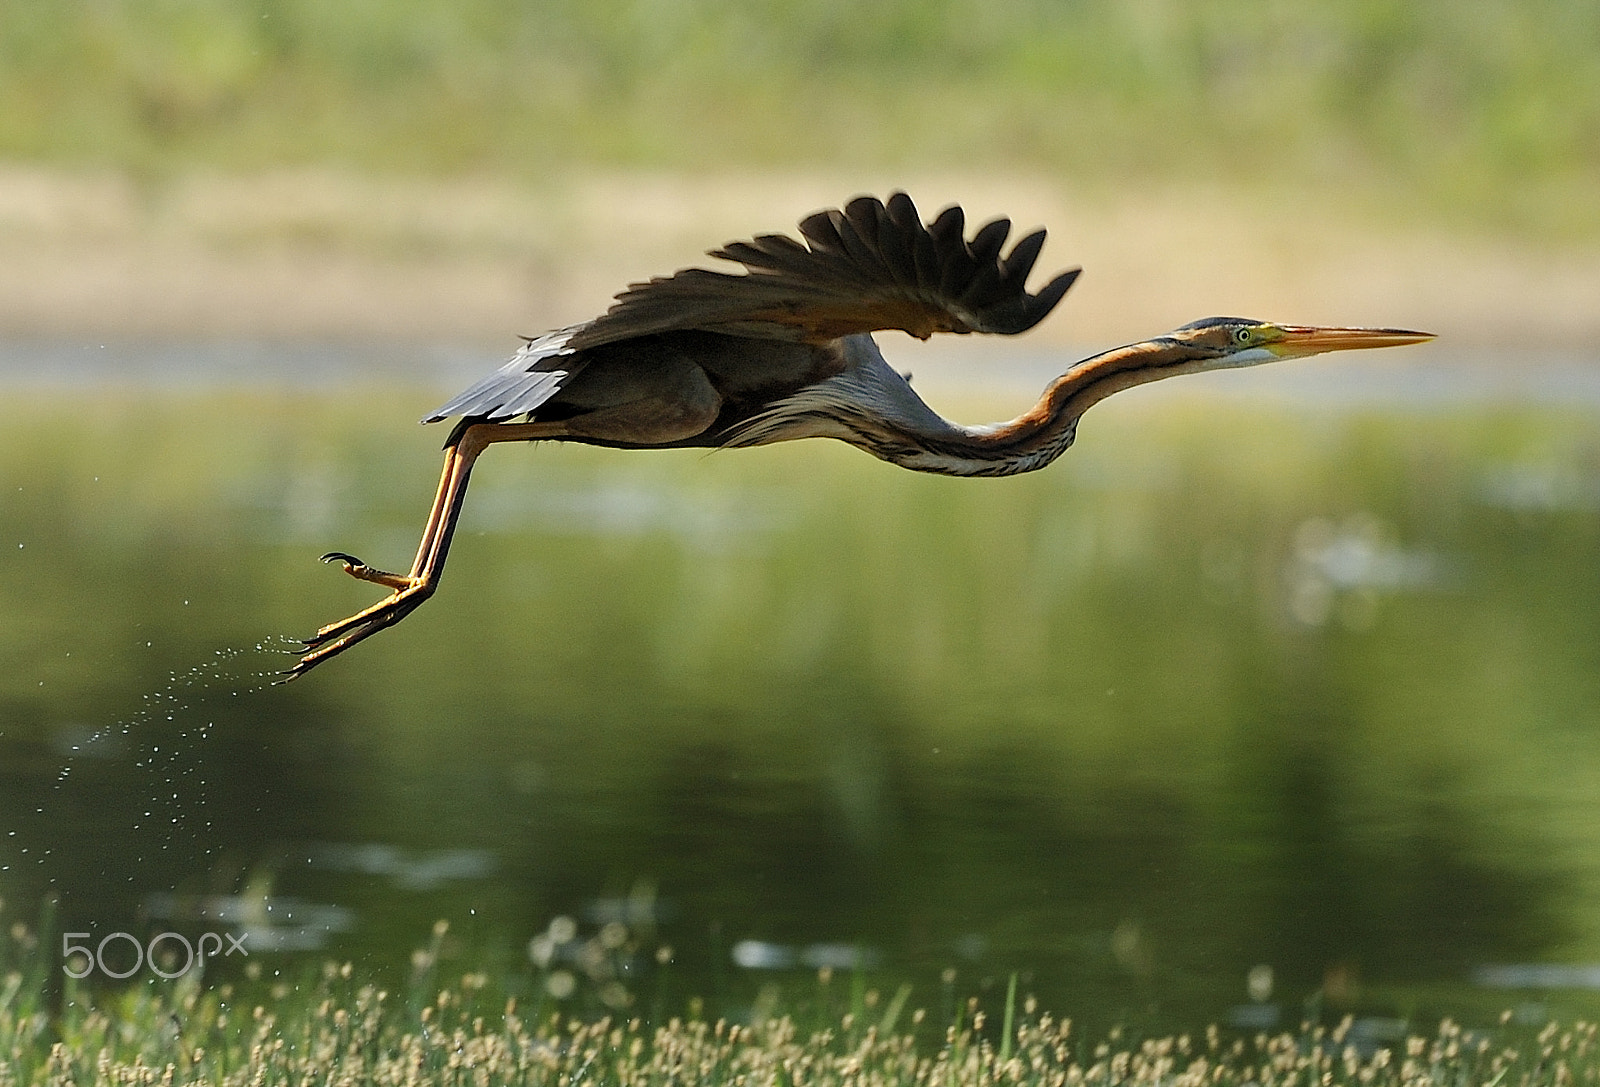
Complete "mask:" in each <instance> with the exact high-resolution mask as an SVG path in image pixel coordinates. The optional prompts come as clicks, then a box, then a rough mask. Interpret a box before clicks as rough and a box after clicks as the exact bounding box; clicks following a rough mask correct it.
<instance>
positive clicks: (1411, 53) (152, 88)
mask: <svg viewBox="0 0 1600 1087" xmlns="http://www.w3.org/2000/svg"><path fill="white" fill-rule="evenodd" d="M0 155H11V156H21V157H28V158H40V159H47V160H51V161H65V162H74V163H89V164H95V165H111V166H119V167H121V166H132V167H134V168H137V169H144V170H152V171H159V170H163V169H170V168H173V167H175V166H182V165H186V164H187V165H192V164H196V163H201V164H210V165H222V166H227V167H236V168H237V167H243V168H250V167H259V166H262V165H264V164H279V163H282V162H285V161H334V162H339V163H346V164H351V165H356V166H360V167H364V168H374V169H404V170H408V171H423V172H432V171H462V170H474V171H482V170H505V171H510V172H512V173H516V174H520V175H523V176H531V177H542V176H546V175H548V174H550V173H551V172H553V171H561V170H566V169H571V168H573V167H575V166H577V167H582V166H586V165H594V164H602V165H631V166H640V165H642V166H667V167H690V168H703V167H706V166H723V167H725V166H728V165H730V164H731V165H745V166H749V165H777V166H788V165H796V164H805V165H814V164H818V163H831V164H840V163H873V164H888V165H908V166H919V167H933V168H938V167H968V166H970V165H971V164H972V163H974V162H983V163H986V164H988V165H990V166H994V167H1001V168H1005V167H1016V166H1028V167H1034V168H1040V169H1044V170H1047V171H1051V172H1055V173H1057V174H1058V175H1059V176H1062V177H1063V178H1066V179H1070V180H1073V181H1074V182H1075V183H1080V184H1081V183H1084V182H1088V181H1093V180H1099V181H1101V182H1110V183H1113V184H1120V183H1122V182H1123V181H1124V180H1126V179H1127V178H1129V177H1144V178H1148V177H1154V178H1156V179H1163V178H1165V179H1178V180H1184V181H1188V180H1191V179H1192V178H1193V177H1194V176H1195V175H1196V174H1200V175H1206V176H1214V177H1220V178H1223V179H1228V180H1240V179H1258V178H1262V177H1272V178H1287V179H1289V180H1291V181H1298V182H1307V181H1310V182H1317V183H1328V182H1332V183H1334V184H1337V185H1343V184H1346V183H1348V182H1350V181H1367V180H1372V179H1374V178H1378V179H1386V180H1387V181H1388V182H1389V183H1391V184H1394V183H1397V184H1399V185H1400V186H1402V187H1403V188H1404V189H1405V191H1406V192H1407V194H1408V198H1409V197H1413V196H1419V195H1420V196H1421V197H1422V198H1423V200H1424V202H1431V203H1432V204H1433V205H1435V206H1436V207H1437V208H1441V209H1454V210H1455V211H1457V212H1466V213H1469V214H1470V215H1472V216H1473V217H1475V218H1477V219H1483V218H1489V219H1492V220H1494V221H1498V222H1502V223H1513V224H1518V225H1524V226H1527V225H1539V226H1543V227H1545V228H1549V229H1560V228H1565V229H1569V230H1570V229H1576V228H1584V229H1588V230H1593V229H1596V227H1597V225H1600V213H1595V212H1594V211H1593V209H1592V205H1593V204H1595V203H1597V202H1596V201H1594V199H1593V196H1594V193H1595V190H1596V181H1595V178H1596V176H1597V172H1600V16H1597V15H1596V9H1595V7H1594V5H1593V4H1591V3H1588V2H1587V0H1484V2H1482V3H1476V4H1472V5H1470V6H1466V7H1463V6H1462V5H1459V4H1456V3H1452V2H1451V0H1416V2H1414V3H1409V4H1399V3H1334V2H1328V0H1276V2H1266V0H1222V2H1218V3H1211V4H1204V5H1188V4H1178V3H1170V2H1159V0H1148V2H1145V3H1139V4H1129V3H1122V2H1119V0H1074V2H1071V3H1063V2H1059V0H1007V2H1005V3H1000V4H994V3H984V2H982V0H884V2H882V3H877V4H872V5H867V6H862V5H859V4H853V3H848V2H846V0H757V2H755V3H737V2H734V0H675V2H666V3H638V2H632V0H544V2H541V3H537V4H505V3H500V2H497V0H463V2H459V3H450V2H447V0H396V2H393V3H383V4H378V3H349V4H320V3H315V2H312V0H183V2H178V0H160V2H155V3H149V2H139V0H105V2H103V3H97V4H93V5H78V4H17V5H11V6H10V7H9V8H8V9H7V12H6V17H5V18H4V19H3V20H0Z"/></svg>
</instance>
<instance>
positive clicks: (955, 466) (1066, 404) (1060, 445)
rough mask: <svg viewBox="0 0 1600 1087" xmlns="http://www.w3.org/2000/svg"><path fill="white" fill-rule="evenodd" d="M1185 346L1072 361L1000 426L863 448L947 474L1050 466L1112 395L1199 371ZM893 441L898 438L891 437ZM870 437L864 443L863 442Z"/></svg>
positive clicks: (1140, 348)
mask: <svg viewBox="0 0 1600 1087" xmlns="http://www.w3.org/2000/svg"><path fill="white" fill-rule="evenodd" d="M1202 363H1203V359H1202V358H1197V357H1195V356H1194V353H1193V352H1192V351H1190V350H1188V349H1187V348H1186V345H1184V344H1181V343H1179V342H1178V341H1176V340H1171V339H1166V338H1162V339H1157V340H1147V341H1144V342H1142V343H1136V344H1129V345H1127V346H1126V347H1118V348H1115V349H1113V350H1111V351H1107V352H1105V353H1103V354H1099V355H1095V356H1093V357H1092V358H1088V359H1085V360H1083V361H1082V362H1080V363H1078V364H1077V365H1076V366H1074V367H1073V368H1072V369H1070V370H1068V371H1067V372H1066V373H1065V374H1062V375H1061V376H1060V377H1058V378H1056V379H1055V380H1054V381H1052V382H1051V383H1050V384H1049V386H1048V387H1046V389H1045V391H1044V395H1042V396H1041V397H1040V398H1039V401H1038V403H1036V404H1034V406H1033V407H1031V408H1029V409H1028V410H1027V411H1026V412H1024V413H1022V414H1021V415H1019V416H1017V417H1016V418H1015V419H1012V420H1011V421H1010V422H1006V423H991V424H988V425H987V426H955V425H950V426H949V429H948V430H946V431H943V432H938V433H927V434H919V435H917V436H916V439H917V440H916V445H915V446H914V447H913V446H910V445H909V443H907V442H906V441H905V440H904V438H903V437H901V438H900V440H895V441H892V442H890V443H887V444H888V445H889V448H873V447H872V446H871V445H869V444H867V443H866V442H858V443H856V444H860V445H861V446H862V448H864V449H866V450H867V451H868V452H870V453H873V454H874V455H875V456H879V457H882V458H883V459H884V460H888V461H892V462H893V463H895V464H898V465H900V466H901V467H904V468H910V469H912V470H913V471H918V472H935V473H938V474H941V475H952V476H1012V475H1020V474H1021V473H1023V472H1032V471H1035V470H1037V469H1039V468H1043V467H1044V466H1045V465H1047V464H1049V463H1050V462H1052V461H1054V460H1055V459H1056V458H1057V457H1059V456H1060V455H1061V454H1062V453H1065V452H1066V451H1067V449H1068V448H1069V447H1070V446H1071V445H1072V441H1073V439H1074V438H1075V437H1076V436H1077V431H1078V420H1079V419H1081V418H1082V417H1083V413H1084V412H1086V411H1088V410H1089V409H1090V408H1091V407H1093V406H1094V405H1095V404H1098V403H1099V402H1100V401H1102V400H1104V399H1105V398H1106V397H1108V396H1110V395H1112V394H1113V393H1117V392H1121V391H1122V390H1123V389H1129V388H1132V387H1133V386H1135V385H1143V384H1145V383H1147V382H1151V381H1157V380H1160V379H1161V378H1164V377H1171V376H1174V375H1176V374H1182V373H1189V372H1191V371H1193V370H1198V369H1200V368H1201V365H1202ZM897 437H899V436H897ZM869 440H870V439H869Z"/></svg>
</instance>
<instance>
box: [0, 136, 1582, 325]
mask: <svg viewBox="0 0 1600 1087" xmlns="http://www.w3.org/2000/svg"><path fill="white" fill-rule="evenodd" d="M895 188H904V189H906V190H907V191H909V192H910V193H911V194H912V195H913V196H914V197H915V198H916V199H917V200H918V202H919V205H920V207H921V209H922V211H923V212H924V214H925V215H929V216H931V215H932V214H933V213H934V212H936V211H937V210H938V209H939V208H941V207H942V206H944V205H946V204H948V203H961V204H962V205H963V206H965V207H966V208H967V209H968V212H969V220H970V221H973V222H976V221H979V220H982V219H986V218H989V217H992V216H996V215H1008V216H1010V217H1011V218H1012V219H1013V220H1014V221H1015V223H1016V226H1017V229H1018V230H1019V231H1020V230H1024V229H1029V228H1032V227H1034V226H1037V225H1044V226H1047V227H1048V228H1049V229H1050V231H1051V238H1050V241H1049V243H1048V245H1047V247H1046V249H1045V252H1044V255H1043V257H1042V260H1041V268H1046V269H1055V268H1058V267H1070V266H1075V265H1082V266H1083V267H1084V268H1085V274H1084V277H1083V279H1082V280H1081V282H1080V283H1079V284H1078V285H1077V286H1076V287H1075V288H1074V290H1073V292H1072V294H1071V295H1070V296H1069V297H1068V299H1067V300H1066V303H1065V305H1063V307H1062V308H1061V309H1060V310H1059V311H1058V312H1057V313H1056V314H1054V315H1052V317H1051V319H1050V320H1048V321H1047V322H1045V324H1044V325H1043V326H1041V327H1040V328H1039V329H1037V330H1036V331H1035V332H1034V333H1032V334H1031V336H1030V339H1031V340H1032V341H1033V342H1034V343H1035V344H1036V345H1037V346H1052V347H1059V346H1065V345H1074V346H1076V345H1084V344H1094V343H1111V342H1124V341H1127V340H1131V339H1136V338H1139V337H1142V336H1145V335H1150V334H1153V333H1155V332H1157V331H1162V330H1165V329H1168V328H1171V327H1174V326H1176V325H1178V324H1181V323H1183V322H1185V321H1188V320H1192V319H1194V318H1197V317H1200V316H1205V315H1210V314H1241V315H1245V316H1252V317H1260V318H1262V319H1266V320H1281V321H1305V322H1316V323H1347V324H1372V325H1401V326H1405V327H1421V328H1427V329H1429V330H1431V331H1435V332H1438V333H1439V334H1440V335H1441V337H1443V338H1445V339H1447V340H1448V341H1449V342H1451V343H1453V344H1456V345H1458V346H1462V345H1471V346H1497V347H1498V346H1504V347H1513V346H1541V347H1564V348H1572V347H1581V346H1583V345H1587V344H1590V343H1593V342H1595V340H1596V339H1597V338H1600V307H1596V306H1595V305H1594V304H1593V301H1594V299H1595V298H1600V249H1596V248H1595V247H1585V246H1582V245H1578V244H1571V245H1561V244H1557V243H1552V242H1549V241H1535V240H1528V239H1519V238H1517V237H1513V236H1509V235H1505V234H1498V235H1496V234H1493V233H1492V232H1486V233H1483V234H1480V235H1476V236H1469V235H1467V234H1464V233H1462V232H1460V231H1457V230H1453V229H1449V228H1446V227H1443V226H1440V225H1439V224H1437V223H1429V222H1426V221H1422V222H1414V223H1409V224H1408V223H1402V222H1395V221H1388V220H1385V219H1384V218H1383V217H1381V216H1380V217H1374V216H1373V215H1372V214H1370V209H1364V208H1363V207H1362V206H1361V203H1360V201H1359V200H1358V199H1346V198H1342V197H1340V196H1337V195H1334V194H1331V193H1323V194H1322V196H1321V197H1319V198H1317V199H1309V198H1307V197H1305V196H1303V195H1302V196H1300V197H1296V196H1295V195H1294V194H1293V193H1291V192H1290V191H1288V190H1282V189H1280V190H1270V191H1268V190H1246V189H1241V188H1239V187H1231V186H1227V185H1215V184H1211V185H1208V184H1198V183H1197V184H1176V183H1173V184H1155V183H1151V184H1148V185H1143V186H1135V187H1131V188H1128V189H1127V190H1125V191H1121V192H1118V193H1107V192H1104V191H1100V192H1087V191H1082V190H1077V189H1075V188H1074V187H1073V186H1072V185H1070V184H1068V183H1066V182H1064V181H1060V180H1057V179H1052V178H1050V177H1049V176H1047V175H1045V174H1043V173H1038V172H1034V173H1028V172H1022V173H1008V174H1004V175H988V174H984V173H981V172H968V173H961V172H949V171H946V172H907V171H899V170H893V169H879V168H872V169H846V168H838V169H815V170H793V171H753V170H741V171H736V170H728V171H723V172H714V173H678V172H664V171H610V172H578V173H572V174H569V175H564V176H562V177H560V178H555V179H550V180H546V181H541V182H531V181H527V180H517V179H512V178H507V177H504V176H492V175H474V176H468V177H457V178H438V177H435V178H424V177H417V176H402V175H378V174H370V173H363V172H359V171H355V170H350V169H344V168H335V167H306V168H296V169H275V170H265V171H260V172H254V173H226V172H217V171H211V170H201V171H193V172H185V173H182V174H177V175H173V176H169V177H165V178H163V179H160V180H152V179H150V178H140V177H138V176H137V175H135V174H131V173H128V172H125V171H116V170H84V169H79V168H64V167H58V166H38V165H26V164H15V163H13V164H10V165H3V164H0V245H3V251H4V254H5V259H4V260H3V261H0V337H9V338H13V339H15V338H19V337H22V338H35V337H42V338H68V339H82V340H90V339H94V338H96V337H108V338H114V339H123V340H126V339H129V338H135V339H137V338H157V339H167V340H171V339H183V338H218V337H222V338H226V337H253V338H261V339H269V340H270V339H333V340H337V339H361V340H367V341H383V340H399V339H421V340H427V341H431V342H455V343H463V344H471V345H477V346H482V347H488V348H499V347H503V346H507V345H509V344H511V343H512V342H513V337H515V336H516V335H518V334H531V333H537V332H539V331H541V330H543V329H545V328H550V327H556V326H559V325H562V324H567V323H572V322H576V321H581V320H586V319H588V318H589V317H591V316H593V315H594V314H596V313H598V312H600V311H601V310H603V309H604V308H605V306H606V305H607V304H608V302H609V299H610V298H611V296H612V295H613V294H614V293H616V292H617V291H618V290H620V289H621V288H622V287H623V286H625V285H626V284H628V283H630V282H634V281H636V280H640V279H643V278H647V277H649V276H651V275H656V274H662V273H665V272H669V271H672V270H673V269H676V268H678V267H682V266H684V265H687V264H691V263H696V262H700V263H704V262H705V261H706V260H708V258H706V257H705V256H704V251H705V250H706V249H708V248H710V247H711V246H713V245H717V244H720V243H721V242H723V241H726V240H729V239H732V238H736V237H741V236H748V235H751V234H754V233H762V232H770V231H792V230H793V227H794V223H795V222H796V220H798V219H799V218H800V217H801V216H803V215H805V214H808V213H809V212H811V211H813V210H816V209H817V208H820V207H826V206H834V205H837V204H839V203H841V202H842V201H844V200H846V199H848V198H849V197H851V196H852V195H854V194H856V193H860V192H877V193H880V194H882V193H887V192H888V191H890V190H892V189H895Z"/></svg>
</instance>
